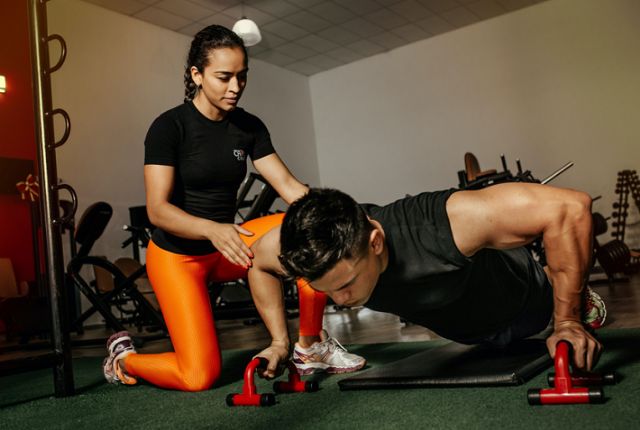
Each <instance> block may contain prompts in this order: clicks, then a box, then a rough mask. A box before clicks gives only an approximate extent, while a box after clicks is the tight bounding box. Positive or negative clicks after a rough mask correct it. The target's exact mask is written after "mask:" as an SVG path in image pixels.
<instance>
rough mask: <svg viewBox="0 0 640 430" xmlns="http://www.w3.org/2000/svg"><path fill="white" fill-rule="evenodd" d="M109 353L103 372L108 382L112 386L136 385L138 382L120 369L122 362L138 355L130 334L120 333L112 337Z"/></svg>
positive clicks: (104, 362) (108, 341) (109, 342)
mask: <svg viewBox="0 0 640 430" xmlns="http://www.w3.org/2000/svg"><path fill="white" fill-rule="evenodd" d="M107 352H108V353H109V355H108V356H107V357H106V358H105V359H104V361H103V362H102V372H103V373H104V378H105V379H106V380H107V382H109V383H110V384H125V385H134V384H136V383H137V382H138V380H137V379H136V378H134V377H132V376H129V375H127V374H126V373H125V372H124V371H123V370H122V368H121V367H120V360H122V359H124V358H125V357H126V356H127V355H129V354H135V353H136V349H135V348H134V346H133V341H132V340H131V336H129V332H126V331H120V332H118V333H116V334H113V335H111V337H110V338H109V340H107Z"/></svg>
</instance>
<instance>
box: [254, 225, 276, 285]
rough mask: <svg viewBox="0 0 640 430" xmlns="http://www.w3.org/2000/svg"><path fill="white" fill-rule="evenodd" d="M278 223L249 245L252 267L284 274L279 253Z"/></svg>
mask: <svg viewBox="0 0 640 430" xmlns="http://www.w3.org/2000/svg"><path fill="white" fill-rule="evenodd" d="M280 227H281V226H280V225H277V226H275V227H273V228H272V229H271V230H269V231H268V232H266V233H265V234H264V235H262V237H260V238H259V239H257V240H256V241H255V242H254V243H253V244H252V245H251V251H252V252H253V264H254V267H256V268H257V269H260V270H264V271H267V272H272V273H277V274H279V275H282V274H284V271H283V269H282V265H281V264H280V260H279V259H278V256H279V255H280Z"/></svg>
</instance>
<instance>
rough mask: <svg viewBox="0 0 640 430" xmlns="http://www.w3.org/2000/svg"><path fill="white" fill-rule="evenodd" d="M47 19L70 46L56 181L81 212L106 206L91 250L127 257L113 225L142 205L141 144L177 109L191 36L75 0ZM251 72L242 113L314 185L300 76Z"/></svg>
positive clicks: (58, 92) (304, 84)
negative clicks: (67, 121) (67, 133)
mask: <svg viewBox="0 0 640 430" xmlns="http://www.w3.org/2000/svg"><path fill="white" fill-rule="evenodd" d="M47 13H48V24H49V33H50V34H53V33H59V34H61V35H62V36H63V37H64V38H65V40H66V42H67V47H68V54H67V60H66V62H65V64H64V65H63V67H62V68H61V69H60V70H59V71H58V72H56V73H55V74H54V75H53V76H52V80H53V84H52V86H53V104H54V107H62V108H64V109H65V110H66V111H67V112H68V113H69V115H70V117H71V122H72V127H71V137H70V139H69V141H68V143H67V144H66V145H65V146H63V147H62V148H60V149H59V150H58V152H57V159H58V174H59V176H60V177H61V178H62V179H63V180H64V181H65V182H67V183H69V184H71V185H73V187H74V188H75V189H76V190H77V192H78V196H79V200H80V208H79V214H81V213H82V211H83V210H84V209H85V208H86V207H87V206H88V205H90V204H91V203H93V202H95V201H98V200H104V201H107V202H109V203H110V204H111V205H112V206H113V208H114V217H113V219H112V220H111V222H110V224H109V227H108V229H107V231H106V232H105V234H104V236H103V237H102V238H101V239H100V240H99V241H98V243H96V246H95V253H100V254H102V255H106V256H108V257H109V258H110V259H113V258H115V257H117V256H120V255H130V252H131V251H130V249H129V250H121V249H120V243H121V242H122V241H123V240H124V239H126V238H127V234H126V233H125V232H123V231H122V230H121V227H122V225H123V224H124V223H126V222H128V219H129V213H128V207H129V206H135V205H142V204H144V184H143V176H142V166H143V160H144V147H143V142H144V137H145V135H146V132H147V129H148V127H149V125H150V124H151V122H152V121H153V119H154V118H155V117H156V116H158V115H159V114H160V113H162V112H163V111H165V110H167V109H170V108H171V107H173V106H175V105H177V104H179V103H181V102H182V98H183V94H184V87H183V83H182V76H183V72H184V62H185V59H186V55H187V50H188V47H189V43H190V42H191V38H190V37H187V36H184V35H181V34H178V33H175V32H172V31H169V30H165V29H162V28H159V27H156V26H154V25H151V24H148V23H145V22H143V21H139V20H136V19H133V18H130V17H127V16H125V15H121V14H117V13H114V12H111V11H108V10H106V9H103V8H100V7H98V6H95V5H93V4H88V3H85V2H82V1H79V0H56V1H52V2H50V3H48V10H47ZM52 48H53V51H57V49H56V48H55V43H54V44H52ZM53 58H54V59H55V58H57V54H56V53H53ZM54 61H55V60H54ZM249 67H250V73H249V84H248V86H247V90H246V92H245V95H244V97H243V99H242V102H241V105H242V107H244V108H245V109H246V110H248V111H249V112H252V113H254V114H256V115H258V116H259V117H261V118H262V120H263V121H264V122H265V123H266V124H267V126H268V127H269V129H270V132H271V135H272V140H273V142H274V144H275V146H276V149H277V150H278V153H279V154H280V156H281V157H282V158H283V159H284V160H285V161H286V162H287V163H288V165H289V167H290V168H291V170H292V171H293V172H294V173H295V174H296V175H297V176H298V177H299V178H300V179H301V180H303V181H306V182H308V183H311V184H317V183H319V173H318V166H317V158H316V149H315V142H314V130H313V119H312V115H311V101H310V92H309V86H308V79H307V78H306V77H304V76H302V75H298V74H295V73H292V72H288V71H286V70H283V69H280V68H277V67H274V66H272V65H270V64H266V63H263V62H260V61H259V60H251V61H250V64H249ZM57 129H58V130H62V124H61V123H60V124H57ZM60 133H61V131H60Z"/></svg>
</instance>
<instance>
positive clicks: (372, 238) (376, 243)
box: [369, 228, 384, 255]
mask: <svg viewBox="0 0 640 430" xmlns="http://www.w3.org/2000/svg"><path fill="white" fill-rule="evenodd" d="M369 245H370V246H371V249H373V252H374V254H375V255H380V254H382V251H383V250H384V234H382V231H380V230H378V229H377V228H374V229H373V230H372V231H371V233H370V234H369Z"/></svg>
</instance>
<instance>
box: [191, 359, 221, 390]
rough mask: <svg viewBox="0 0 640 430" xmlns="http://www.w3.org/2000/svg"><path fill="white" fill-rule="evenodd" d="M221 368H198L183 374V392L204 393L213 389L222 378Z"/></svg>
mask: <svg viewBox="0 0 640 430" xmlns="http://www.w3.org/2000/svg"><path fill="white" fill-rule="evenodd" d="M220 371H221V369H220V366H211V365H209V366H198V368H192V369H188V370H186V371H184V372H183V374H182V389H183V391H204V390H208V389H209V388H211V386H212V385H213V384H215V382H216V381H217V380H218V379H219V378H220V373H221V372H220Z"/></svg>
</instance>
